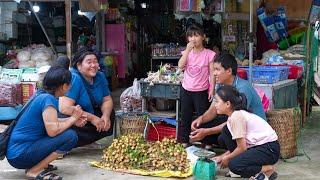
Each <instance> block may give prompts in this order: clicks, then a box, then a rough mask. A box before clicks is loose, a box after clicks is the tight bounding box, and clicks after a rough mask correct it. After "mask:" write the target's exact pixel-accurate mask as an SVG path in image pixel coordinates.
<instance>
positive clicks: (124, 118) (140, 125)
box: [118, 113, 148, 135]
mask: <svg viewBox="0 0 320 180" xmlns="http://www.w3.org/2000/svg"><path fill="white" fill-rule="evenodd" d="M118 118H119V124H120V134H121V135H126V134H133V133H138V134H143V133H144V128H145V126H146V122H147V119H148V114H146V113H124V114H121V115H118Z"/></svg>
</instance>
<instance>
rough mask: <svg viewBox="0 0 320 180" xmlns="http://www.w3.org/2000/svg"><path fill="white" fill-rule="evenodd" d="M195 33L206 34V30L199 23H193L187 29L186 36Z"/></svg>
mask: <svg viewBox="0 0 320 180" xmlns="http://www.w3.org/2000/svg"><path fill="white" fill-rule="evenodd" d="M194 35H200V36H204V31H203V29H202V28H201V27H200V26H199V25H196V24H193V25H191V26H190V27H189V28H188V29H187V33H186V38H188V37H191V36H194Z"/></svg>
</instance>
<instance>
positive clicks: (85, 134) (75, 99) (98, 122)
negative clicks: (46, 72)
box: [59, 50, 115, 147]
mask: <svg viewBox="0 0 320 180" xmlns="http://www.w3.org/2000/svg"><path fill="white" fill-rule="evenodd" d="M99 69H100V67H99V63H98V59H97V56H96V54H95V53H93V52H90V51H86V50H84V51H80V52H78V53H77V54H76V55H75V57H74V58H73V60H72V69H71V72H72V81H71V87H70V89H69V91H68V92H67V93H66V94H65V96H63V97H61V98H60V99H59V109H60V111H61V113H62V114H65V115H71V114H72V112H73V109H74V108H75V107H76V105H80V106H81V108H82V109H83V110H84V116H85V117H86V118H87V122H88V123H86V125H85V126H83V127H76V126H74V127H73V129H74V130H75V131H76V132H77V134H78V138H79V140H78V144H77V147H79V146H83V145H87V144H91V143H93V142H95V141H97V140H99V139H101V138H104V137H106V136H110V135H112V133H113V124H114V119H115V117H114V111H113V101H112V98H111V96H110V91H109V88H108V82H107V80H106V78H105V75H104V74H103V73H102V72H99Z"/></svg>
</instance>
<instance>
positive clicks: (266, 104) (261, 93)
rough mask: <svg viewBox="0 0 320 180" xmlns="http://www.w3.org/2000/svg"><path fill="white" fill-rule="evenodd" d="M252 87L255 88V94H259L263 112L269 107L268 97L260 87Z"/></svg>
mask: <svg viewBox="0 0 320 180" xmlns="http://www.w3.org/2000/svg"><path fill="white" fill-rule="evenodd" d="M254 89H255V90H256V92H257V94H258V95H259V97H260V99H261V102H262V107H263V110H264V112H267V111H268V109H269V103H270V100H269V98H268V97H267V96H266V93H264V91H263V90H262V89H260V88H257V87H255V88H254Z"/></svg>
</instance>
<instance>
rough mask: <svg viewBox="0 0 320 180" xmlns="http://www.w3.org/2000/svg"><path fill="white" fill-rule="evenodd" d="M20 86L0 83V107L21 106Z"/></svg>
mask: <svg viewBox="0 0 320 180" xmlns="http://www.w3.org/2000/svg"><path fill="white" fill-rule="evenodd" d="M21 95H22V92H21V85H20V84H10V83H6V82H0V106H17V105H18V104H21Z"/></svg>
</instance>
